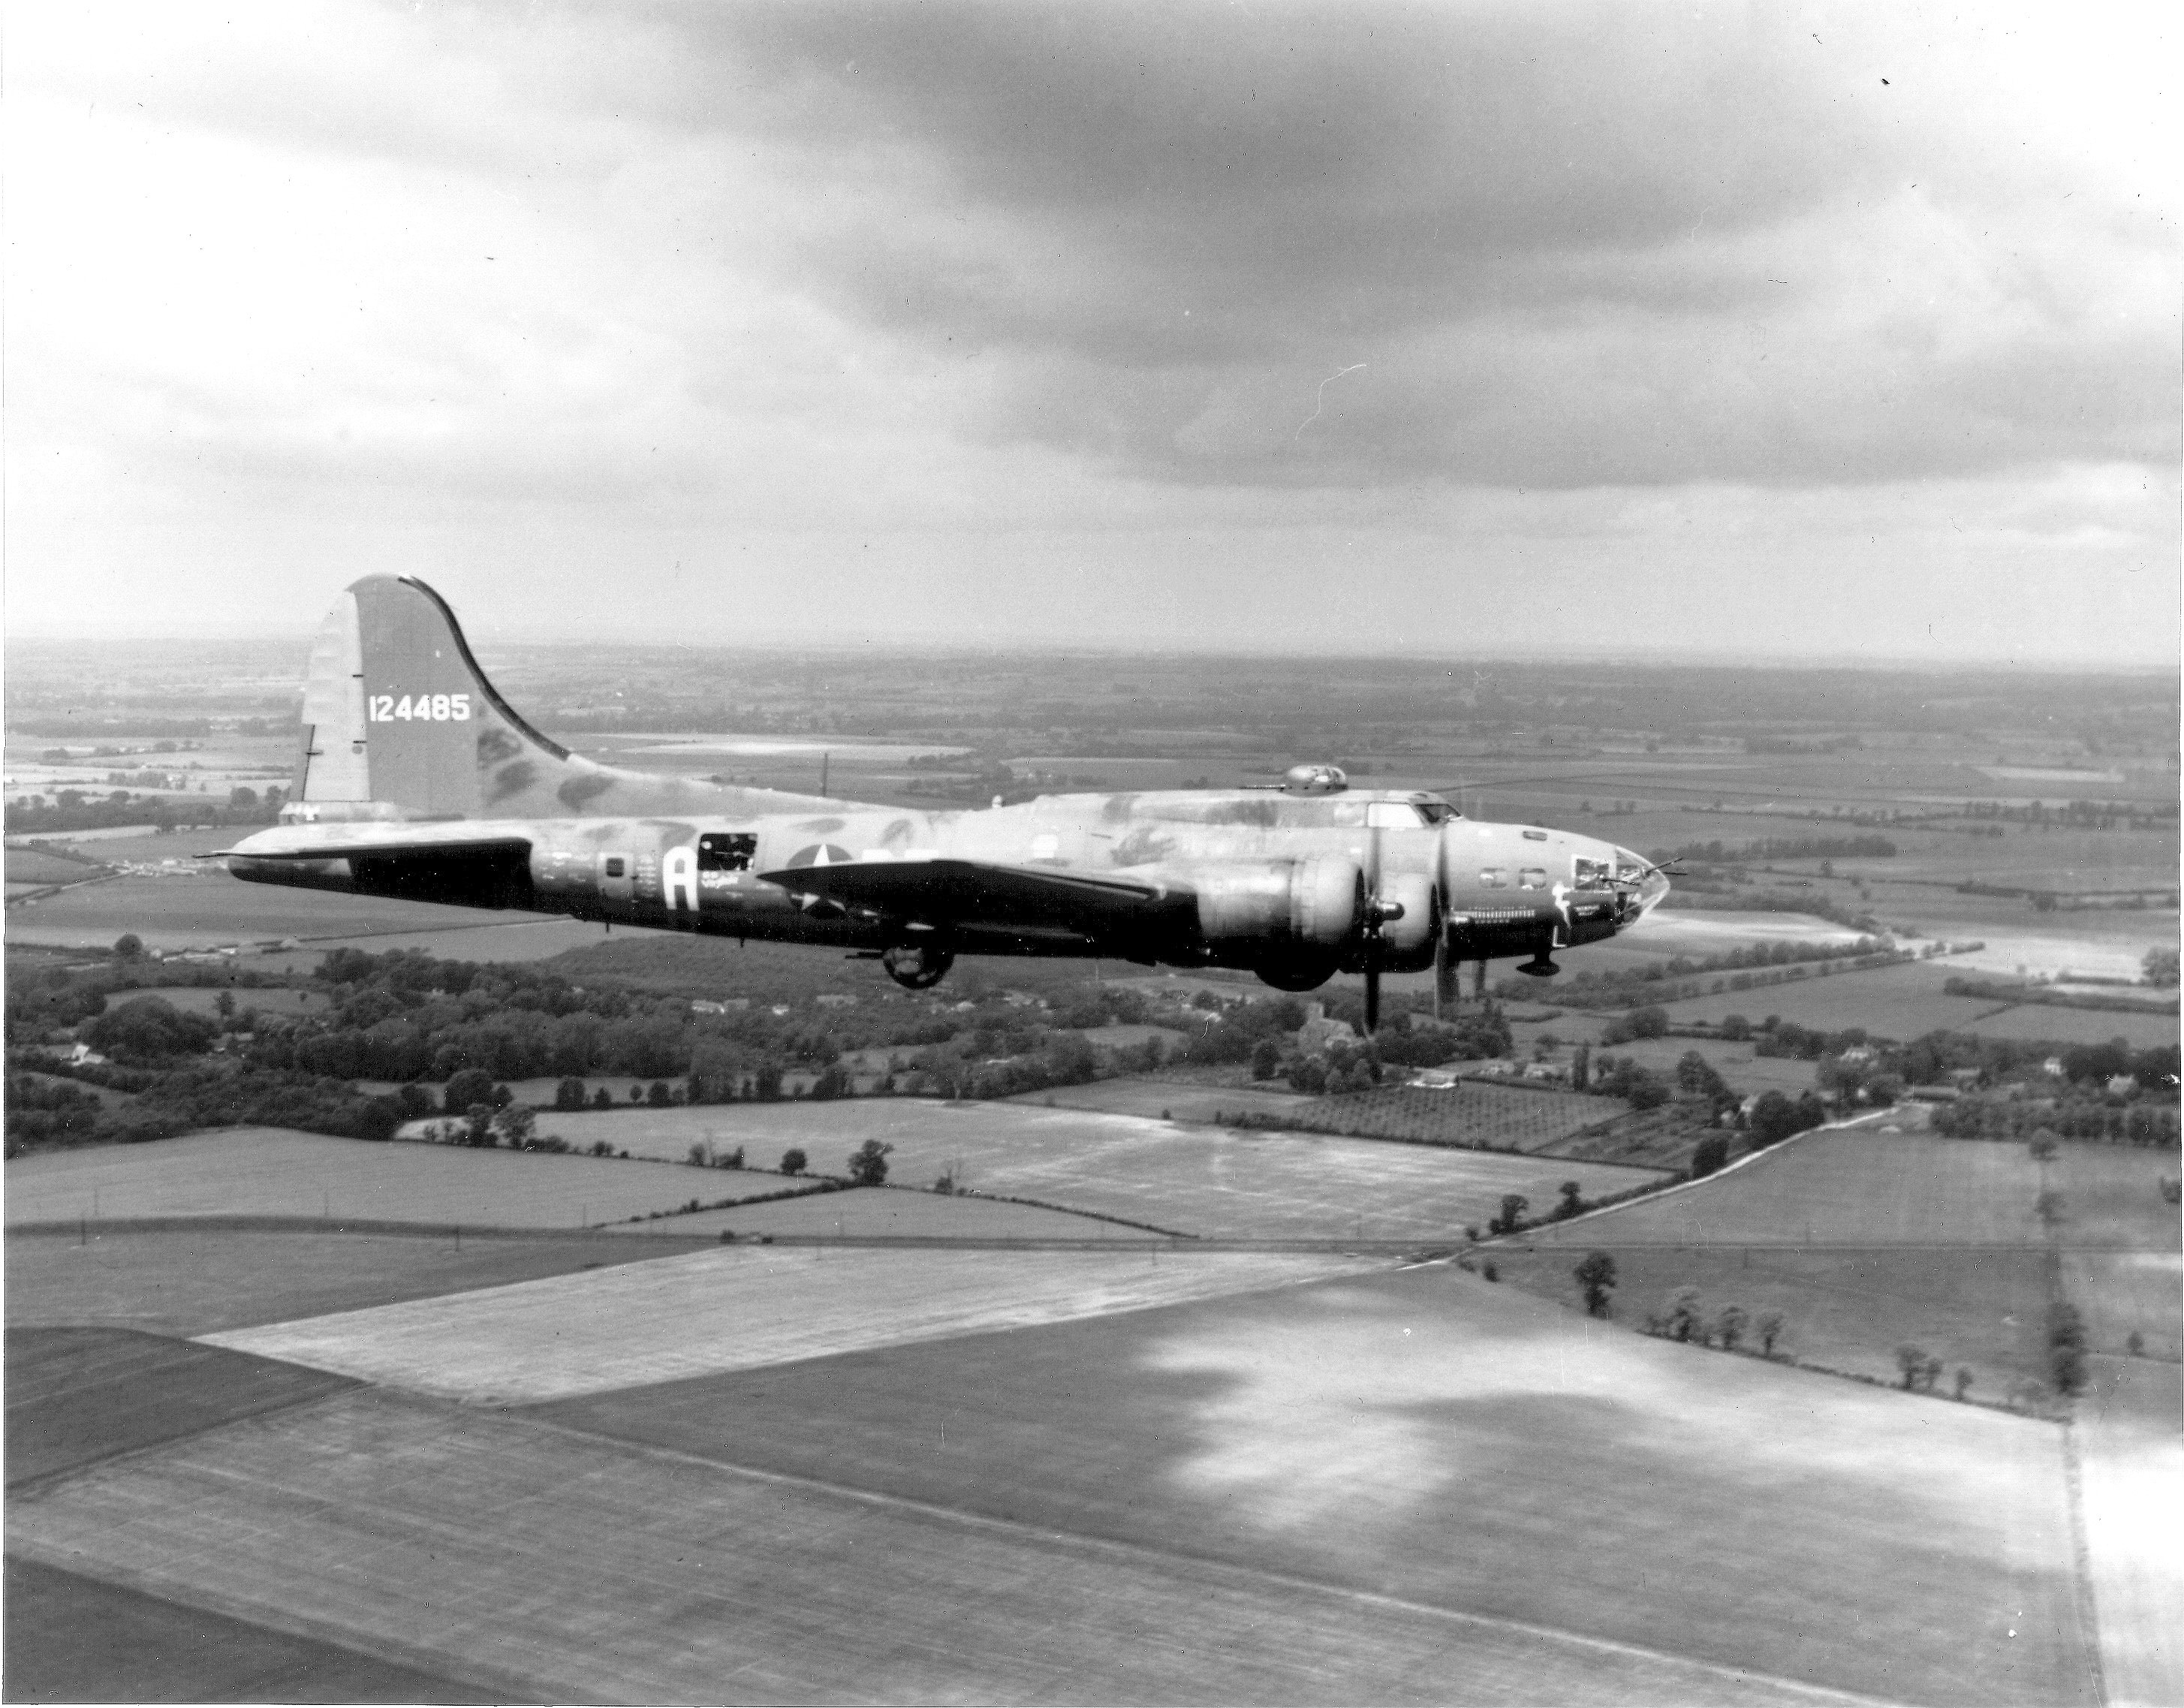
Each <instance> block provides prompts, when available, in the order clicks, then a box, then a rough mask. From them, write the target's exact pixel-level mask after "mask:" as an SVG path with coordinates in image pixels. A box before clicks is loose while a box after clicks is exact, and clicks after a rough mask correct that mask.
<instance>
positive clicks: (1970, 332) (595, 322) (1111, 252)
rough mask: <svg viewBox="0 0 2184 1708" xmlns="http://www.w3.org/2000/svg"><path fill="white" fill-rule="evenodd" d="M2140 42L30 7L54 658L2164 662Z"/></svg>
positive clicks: (937, 12) (31, 399)
mask: <svg viewBox="0 0 2184 1708" xmlns="http://www.w3.org/2000/svg"><path fill="white" fill-rule="evenodd" d="M1837 13H1842V14H1846V15H1844V16H1840V17H1839V16H1837V15H1836V14H1837ZM2154 16H2155V14H2153V13H2152V12H2151V11H2149V12H2148V13H2146V14H2115V15H2114V16H2113V17H2111V18H2110V19H2108V20H2107V21H2106V22H2105V23H2103V22H2102V21H2101V20H2098V19H2095V20H2094V21H2092V22H2090V23H2089V22H2087V20H2086V19H2084V18H2083V17H2081V16H2080V15H2078V14H2075V13H2072V14H2065V12H2064V9H2063V8H2052V9H2048V8H2041V9H2032V10H2027V11H2023V12H2019V13H2014V14H2013V13H2011V12H2009V11H2008V10H2006V9H2005V10H2001V11H1996V10H1991V9H1986V8H1981V9H1979V10H1977V11H1976V12H1975V13H1972V14H1967V15H1958V14H1953V13H1950V12H1943V11H1928V10H1925V9H1916V8H1914V9H1905V8H1896V9H1893V10H1889V11H1886V12H1885V13H1884V12H1883V10H1882V8H1855V9H1853V8H1812V9H1810V10H1807V11H1802V12H1801V11H1797V10H1795V9H1793V8H1786V7H1772V6H1770V7H1756V6H1755V7H1752V8H1734V7H1724V8H1701V9H1700V10H1698V11H1697V12H1696V13H1694V12H1693V11H1692V10H1691V8H1675V9H1673V10H1671V9H1669V8H1646V7H1633V6H1630V5H1627V4H1626V5H1613V6H1607V5H1603V6H1592V7H1587V6H1558V7H1541V6H1537V5H1512V6H1506V7H1485V6H1460V5H1453V4H1451V5H1436V6H1423V7H1401V8H1399V7H1375V6H1371V5H1362V4H1346V5H1340V6H1336V5H1322V6H1288V7H1257V6H1251V7H1243V6H1227V7H1215V6H1197V7H1192V6H1178V5H1172V4H1161V5H1147V6H1139V7H1126V6H1117V5H1097V6H1095V5H1091V4H1075V5H1067V6H1050V5H1040V4H1034V3H1013V4H1007V5H1000V4H995V5H988V6H978V7H962V8H950V7H940V6H909V5H902V4H894V3H888V4H875V5H870V6H862V5H857V6H852V5H834V4H794V5H747V4H739V5H692V6H688V7H678V6H666V5H632V6H621V7H610V6H577V5H571V6H565V7H545V8H515V7H507V8H496V7H482V6H465V7H443V6H437V5H432V4H429V3H428V4H425V5H421V6H417V7H407V6H404V7H393V6H375V5H369V4H362V3H338V0H337V3H320V4H306V3H282V4H279V5H272V6H267V7H264V8H251V7H247V6H246V7H243V8H220V9H218V10H214V8H209V7H202V6H193V5H187V4H183V5H171V4H170V5H160V6H148V7H142V8H133V7H99V6H92V7H86V8H60V7H48V8H15V10H14V12H13V13H12V14H11V17H10V25H9V31H8V44H7V46H8V79H9V88H8V96H9V99H8V125H9V126H10V131H11V134H10V135H9V136H8V139H7V141H8V162H9V165H8V181H7V185H6V193H7V212H8V246H9V253H8V281H7V288H8V299H7V321H6V348H5V359H6V373H5V379H6V387H7V404H8V420H7V433H6V457H7V474H8V509H7V518H6V545H7V570H8V580H7V614H8V620H9V622H10V625H11V629H12V631H14V632H15V633H18V634H33V633H98V632H110V633H176V632H195V631H206V632H210V631H257V630H267V629H279V628H292V629H295V630H298V631H301V630H302V629H303V628H304V627H305V626H307V625H308V624H309V623H310V622H311V621H312V620H314V619H315V616H316V615H317V614H318V613H319V612H320V611H321V610H322V609H324V608H325V606H326V604H328V603H329V602H330V601H331V598H332V597H333V595H334V594H335V593H337V591H338V590H339V588H340V587H342V586H343V584H345V583H346V582H347V581H349V580H351V579H353V578H354V576H358V575H360V574H365V573H369V572H371V571H374V570H400V571H404V572H414V573H420V574H423V575H426V576H428V577H430V578H432V580H434V581H435V582H436V583H437V584H438V585H439V586H440V587H442V589H443V591H444V592H445V593H448V596H449V597H450V598H452V599H453V600H454V602H455V604H457V606H458V608H459V609H460V610H461V611H462V612H463V613H464V615H465V617H466V619H467V620H469V621H470V623H471V626H472V627H473V628H474V629H476V630H478V631H481V632H482V633H484V634H487V635H490V634H493V633H504V634H506V635H508V636H510V637H515V636H523V637H538V636H548V635H555V634H560V635H570V636H574V635H577V634H581V633H583V632H587V631H600V632H610V633H613V634H615V635H617V636H622V637H635V636H641V635H643V634H646V633H654V634H657V635H660V637H663V638H669V637H704V638H707V639H720V640H733V639H735V638H738V637H746V636H748V637H760V636H763V637H781V636H792V635H793V636H800V637H813V638H816V637H827V636H832V637H837V638H840V639H844V640H852V639H855V640H866V639H870V640H872V642H873V643H884V642H885V641H886V640H887V639H888V638H889V637H891V636H905V637H914V638H917V639H919V640H928V639H934V638H948V637H962V638H967V639H977V640H980V641H1012V640H1028V641H1036V642H1067V643H1078V642H1095V643H1112V644H1124V645H1128V644H1149V645H1160V646H1223V647H1266V648H1279V647H1287V646H1309V647H1315V648H1321V647H1332V648H1343V649H1359V648H1371V647H1373V646H1379V645H1385V646H1401V647H1403V648H1409V649H1417V648H1425V649H1437V650H1449V651H1469V650H1477V649H1481V648H1487V649H1502V648H1563V647H1598V648H1613V649H1616V650H1618V651H1620V652H1624V653H1640V652H1645V651H1648V650H1663V649H1673V650H1686V651H1688V650H1706V651H1713V652H1735V651H1740V650H1741V651H1750V652H1753V653H1759V654H1793V655H1794V654H1808V655H1817V654H1843V653H1847V652H1860V651H1862V652H1867V653H1871V654H1886V655H1890V656H1910V657H1919V656H1925V657H1932V658H1937V659H1960V658H1971V657H2000V658H2013V659H2025V660H2028V661H2034V662H2038V661H2045V660H2049V659H2082V658H2087V657H2098V656H2113V657H2115V658H2118V659H2123V660H2128V661H2162V660H2167V659H2172V658H2173V657H2174V655H2175V653H2176V636H2177V598H2178V554H2179V540H2178V522H2177V514H2178V503H2179V492H2178V475H2177V470H2178V459H2179V454H2180V451H2179V436H2178V415H2179V387H2178V363H2179V317H2178V303H2179V298H2180V293H2184V268H2180V256H2179V243H2178V235H2177V226H2176V214H2177V209H2176V205H2175V198H2174V187H2175V181H2176V180H2175V173H2174V170H2173V164H2172V163H2173V160H2174V159H2175V158H2176V150H2177V147H2178V144H2179V141H2180V139H2179V138H2178V137H2177V136H2176V127H2175V125H2174V122H2173V120H2171V118H2170V116H2169V112H2168V110H2167V108H2173V106H2174V102H2173V98H2172V99H2171V100H2170V102H2168V103H2166V104H2165V103H2164V102H2163V100H2162V98H2161V96H2160V93H2159V89H2160V78H2161V74H2162V72H2163V71H2164V70H2165V69H2166V67H2167V65H2168V64H2169V63H2170V59H2171V58H2172V52H2171V49H2170V47H2169V44H2167V43H2166V42H2165V41H2164V40H2163V39H2162V38H2161V36H2160V34H2159V29H2158V26H2157V25H2155V24H2154V23H2153V21H2152V20H2153V18H2154Z"/></svg>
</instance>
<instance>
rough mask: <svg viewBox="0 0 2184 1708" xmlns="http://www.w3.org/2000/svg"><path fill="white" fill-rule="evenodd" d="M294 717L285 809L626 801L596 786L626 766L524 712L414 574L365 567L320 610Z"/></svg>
mask: <svg viewBox="0 0 2184 1708" xmlns="http://www.w3.org/2000/svg"><path fill="white" fill-rule="evenodd" d="M303 725H304V728H303V743H302V748H301V751H300V752H299V753H298V758H297V766H296V776H295V787H294V790H293V793H292V798H291V801H290V805H289V808H288V809H287V811H286V812H285V813H284V814H283V816H284V817H287V818H292V819H304V820H311V819H320V818H327V819H339V818H402V819H446V818H478V817H506V818H516V817H530V816H541V815H544V816H553V817H565V816H568V815H573V814H585V813H592V812H601V811H607V812H611V811H616V810H628V809H629V807H628V806H627V805H624V804H622V803H620V802H610V801H608V800H606V799H604V797H609V796H611V795H614V794H616V793H618V792H621V791H620V789H619V786H620V785H621V783H622V782H624V781H625V780H626V779H628V774H627V773H621V772H616V771H610V770H608V769H607V768H606V767H605V766H603V765H595V764H593V762H592V761H591V760H588V759H580V758H578V757H577V755H575V754H571V753H570V752H569V750H568V749H567V748H564V747H562V746H561V745H560V743H557V742H553V741H549V740H548V739H547V738H546V737H544V736H542V735H541V734H539V733H538V731H536V730H534V729H532V727H531V726H530V725H529V724H527V723H526V722H525V721H524V720H523V719H522V718H521V716H519V715H517V714H516V712H515V709H513V708H511V707H510V705H509V704H508V702H507V701H505V700H504V699H503V698H501V697H500V693H499V691H498V690H497V689H496V688H494V687H493V684H492V683H491V682H488V681H487V679H486V676H485V672H484V671H482V670H480V669H479V668H478V665H477V660H476V659H475V658H473V657H472V656H471V649H470V645H469V643H467V642H466V641H465V640H464V638H463V631H462V628H461V626H460V624H458V623H457V622H456V621H455V614H454V612H453V611H452V610H450V609H448V604H447V602H446V601H445V600H444V599H443V598H441V597H440V596H439V595H438V594H437V593H434V592H433V591H432V588H430V587H427V586H426V585H425V583H424V582H422V581H418V580H416V579H415V577H414V576H366V577H365V579H364V580H362V581H357V582H355V583H354V584H353V585H352V586H351V587H349V589H348V592H346V593H343V595H342V596H341V598H339V599H338V600H337V602H336V603H335V605H334V608H333V609H332V610H331V611H330V612H328V613H327V614H326V621H325V622H324V623H323V624H321V625H320V628H319V632H318V634H317V636H316V637H315V639H314V640H313V642H312V644H311V660H310V668H309V676H308V678H307V680H306V682H305V685H304V710H303ZM629 780H632V781H634V779H629Z"/></svg>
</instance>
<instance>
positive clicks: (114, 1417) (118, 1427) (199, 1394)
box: [8, 1328, 349, 1486]
mask: <svg viewBox="0 0 2184 1708" xmlns="http://www.w3.org/2000/svg"><path fill="white" fill-rule="evenodd" d="M348 1386H349V1383H348V1382H347V1381H346V1380H345V1379H343V1378H342V1377H335V1376H329V1375H327V1374H326V1373H325V1372H324V1371H315V1370H305V1369H303V1368H300V1367H299V1366H295V1365H289V1364H276V1363H275V1362H274V1361H273V1360H270V1359H264V1358H253V1357H251V1356H249V1355H248V1354H245V1353H239V1352H226V1351H222V1350H221V1349H219V1348H217V1347H211V1346H194V1345H192V1344H190V1343H189V1342H187V1341H181V1340H170V1339H168V1338H165V1337H164V1336H162V1335H157V1334H144V1333H140V1332H135V1331H131V1330H128V1329H115V1328H10V1329H9V1330H8V1483H9V1484H10V1486H13V1485H14V1484H15V1483H21V1482H25V1481H26V1480H29V1479H31V1478H34V1477H51V1476H53V1475H54V1474H55V1473H57V1472H64V1471H74V1470H77V1469H80V1468H81V1467H82V1466H86V1465H92V1464H96V1463H97V1462H98V1461H99V1460H103V1459H109V1458H111V1457H113V1456H114V1455H115V1454H117V1453H130V1452H134V1451H136V1450H137V1449H142V1448H145V1447H148V1446H151V1445H153V1444H155V1443H158V1442H162V1441H172V1440H176V1439H179V1438H181V1437H182V1436H185V1435H194V1434H196V1433H198V1431H199V1430H203V1429H211V1428H214V1427H218V1426H219V1425H220V1424H223V1423H230V1422H233V1421H235V1420H236V1419H237V1418H242V1417H254V1416H260V1415H262V1414H264V1413H266V1412H270V1411H276V1410H279V1409H280V1408H281V1407H282V1406H284V1405H298V1404H300V1403H301V1402H303V1401H304V1400H307V1399H319V1398H320V1397H321V1396H322V1395H325V1394H334V1393H338V1392H339V1391H340V1390H341V1389H343V1388H346V1387H348Z"/></svg>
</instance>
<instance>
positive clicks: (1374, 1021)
mask: <svg viewBox="0 0 2184 1708" xmlns="http://www.w3.org/2000/svg"><path fill="white" fill-rule="evenodd" d="M1379 1029H1380V966H1379V961H1378V960H1377V959H1376V960H1374V961H1373V963H1372V964H1371V965H1368V966H1367V967H1366V969H1365V1036H1366V1037H1368V1038H1370V1037H1372V1036H1373V1033H1374V1032H1378V1031H1379Z"/></svg>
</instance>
